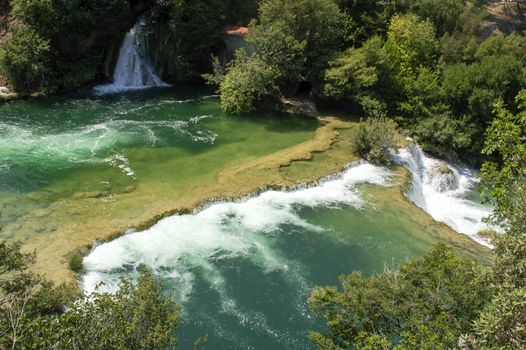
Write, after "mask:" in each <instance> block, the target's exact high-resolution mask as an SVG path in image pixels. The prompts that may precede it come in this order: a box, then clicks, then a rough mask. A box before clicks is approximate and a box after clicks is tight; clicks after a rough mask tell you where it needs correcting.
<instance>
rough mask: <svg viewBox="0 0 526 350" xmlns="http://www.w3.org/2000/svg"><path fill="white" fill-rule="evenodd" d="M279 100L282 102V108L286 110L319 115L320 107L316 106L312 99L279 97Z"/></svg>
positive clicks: (294, 112) (313, 115)
mask: <svg viewBox="0 0 526 350" xmlns="http://www.w3.org/2000/svg"><path fill="white" fill-rule="evenodd" d="M279 102H280V104H281V109H282V110H283V111H284V112H288V113H293V114H303V115H308V116H312V117H315V116H317V115H318V109H317V108H316V104H315V103H314V102H312V101H311V100H307V99H299V98H285V97H281V98H280V99H279Z"/></svg>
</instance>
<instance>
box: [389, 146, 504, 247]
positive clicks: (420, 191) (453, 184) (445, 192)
mask: <svg viewBox="0 0 526 350" xmlns="http://www.w3.org/2000/svg"><path fill="white" fill-rule="evenodd" d="M395 158H396V159H397V161H398V162H399V163H401V164H404V165H405V166H406V167H407V168H408V169H409V170H410V171H411V174H412V180H413V181H412V184H411V188H410V189H408V191H407V193H406V195H407V196H408V197H409V199H411V201H413V202H414V203H415V204H416V205H417V206H418V207H420V208H422V209H423V210H425V211H426V212H427V213H428V214H429V215H431V216H432V217H433V219H435V220H437V221H441V222H444V223H445V224H447V225H448V226H449V227H451V228H452V229H454V230H455V231H457V232H459V233H463V234H466V235H468V236H469V237H471V238H472V239H473V240H475V241H476V242H478V243H480V244H482V245H485V246H487V247H492V244H491V242H490V241H489V239H487V238H484V237H481V236H479V235H478V233H479V232H481V231H483V230H487V229H489V227H488V225H487V224H486V223H484V222H483V218H485V217H487V216H489V215H490V214H491V212H492V208H491V207H490V206H486V205H483V204H481V203H479V202H477V201H476V200H472V199H470V198H469V196H470V194H472V192H473V189H474V187H476V186H477V178H476V177H475V171H474V170H472V169H470V168H468V167H465V166H459V165H454V164H451V163H448V162H445V161H442V160H438V159H435V158H432V157H429V156H428V155H426V154H425V153H424V152H423V151H422V149H421V148H420V147H419V146H418V145H417V144H415V143H412V144H411V146H409V147H408V148H406V149H402V150H400V151H399V152H398V153H397V154H396V156H395ZM492 229H493V230H496V229H498V228H492Z"/></svg>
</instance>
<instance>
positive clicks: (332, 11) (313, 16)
mask: <svg viewBox="0 0 526 350" xmlns="http://www.w3.org/2000/svg"><path fill="white" fill-rule="evenodd" d="M341 19H342V15H341V13H340V11H339V9H338V7H337V5H336V4H335V3H334V1H332V0H322V1H319V0H318V1H314V0H300V1H296V0H294V1H292V0H286V1H281V0H268V1H264V2H262V3H261V5H260V9H259V21H257V22H252V23H251V25H250V31H249V37H248V38H247V41H248V42H249V43H250V45H251V50H250V52H249V53H245V54H244V55H243V58H242V59H240V58H239V57H238V58H236V59H235V60H234V61H233V62H232V63H231V64H230V65H229V66H228V67H227V71H226V74H225V75H224V77H222V78H221V79H212V80H214V81H216V82H217V81H218V80H221V83H220V88H219V91H220V92H221V103H222V105H223V108H224V109H225V110H227V111H229V112H232V113H235V114H240V113H243V112H248V111H251V110H254V109H255V108H256V106H257V104H258V102H260V101H261V100H262V99H263V98H264V97H269V96H270V94H271V92H273V91H276V92H277V93H278V94H280V93H283V92H285V93H286V92H287V91H290V90H292V92H294V90H295V86H297V84H299V83H300V82H301V81H304V80H306V81H310V82H312V83H313V84H315V86H317V83H318V81H320V80H321V74H322V73H323V71H324V69H325V67H326V64H327V60H328V59H327V57H328V56H329V55H331V54H332V53H333V52H334V50H335V49H336V48H337V46H338V38H339V37H340V34H341V29H340V24H341ZM247 72H250V73H247ZM250 74H254V75H253V77H255V79H254V80H255V81H252V80H253V77H251V76H250ZM212 80H210V79H209V81H212ZM256 88H261V89H262V90H257V89H256Z"/></svg>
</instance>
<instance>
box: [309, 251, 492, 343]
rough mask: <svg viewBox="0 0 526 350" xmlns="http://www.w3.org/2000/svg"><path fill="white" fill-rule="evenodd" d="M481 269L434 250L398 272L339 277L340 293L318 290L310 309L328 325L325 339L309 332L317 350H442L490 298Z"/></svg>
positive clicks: (455, 341) (310, 300)
mask: <svg viewBox="0 0 526 350" xmlns="http://www.w3.org/2000/svg"><path fill="white" fill-rule="evenodd" d="M481 276H482V272H481V269H480V268H479V267H478V266H477V265H476V264H475V263H474V262H472V261H469V260H464V259H461V258H458V257H457V256H455V255H454V254H453V253H452V251H451V248H449V247H447V246H446V245H444V244H439V245H438V246H436V247H435V248H434V249H433V250H432V251H431V252H430V253H428V254H427V255H425V256H423V257H421V258H418V259H416V260H413V261H410V262H408V263H406V264H404V265H402V266H401V267H400V269H399V270H397V271H389V270H386V271H385V272H384V273H382V274H379V275H375V276H371V277H368V278H367V277H364V276H363V275H361V274H360V273H358V272H355V273H352V274H350V275H348V276H341V277H340V282H341V284H342V287H343V290H342V291H339V290H338V289H337V288H336V287H318V288H316V289H315V290H314V291H313V292H312V294H311V296H310V298H309V306H310V308H311V310H312V311H313V312H314V313H315V314H317V315H318V316H322V317H324V318H325V319H326V320H327V326H328V328H329V330H330V332H329V333H328V334H323V333H320V332H311V333H310V335H309V337H310V338H311V340H313V341H314V342H315V343H316V345H317V346H318V348H320V349H348V348H357V349H396V350H406V349H407V350H409V349H447V348H455V346H456V344H457V340H458V338H459V336H460V335H461V334H463V333H465V332H469V331H470V330H471V329H472V322H473V320H474V319H475V318H476V317H477V315H478V313H479V311H480V310H481V308H482V307H483V305H484V304H485V302H486V300H487V298H488V296H489V288H488V287H487V286H486V285H485V284H482V283H481V280H480V278H481Z"/></svg>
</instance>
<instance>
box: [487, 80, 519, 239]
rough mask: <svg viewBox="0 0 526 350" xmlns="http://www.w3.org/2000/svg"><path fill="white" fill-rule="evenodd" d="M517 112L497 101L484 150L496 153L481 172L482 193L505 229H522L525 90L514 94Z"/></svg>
mask: <svg viewBox="0 0 526 350" xmlns="http://www.w3.org/2000/svg"><path fill="white" fill-rule="evenodd" d="M516 102H517V106H518V107H519V108H520V110H521V111H520V112H519V113H516V114H514V113H512V112H510V111H509V110H507V109H506V108H504V106H503V105H502V103H501V104H499V105H497V112H498V113H497V117H496V118H495V120H494V121H493V122H492V123H491V126H490V127H489V128H488V131H487V138H486V144H485V148H484V153H486V154H488V155H497V156H498V157H499V158H500V160H501V161H500V162H495V161H488V162H486V163H485V164H484V166H483V168H482V172H481V179H482V184H483V186H484V187H485V189H486V190H487V192H486V195H487V197H488V199H490V200H491V201H492V202H493V203H494V205H495V210H494V216H493V219H494V221H495V222H497V223H503V222H507V224H508V225H509V229H510V230H513V231H518V232H526V196H525V193H526V142H525V141H526V90H523V91H521V92H520V93H519V94H518V95H517V98H516Z"/></svg>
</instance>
